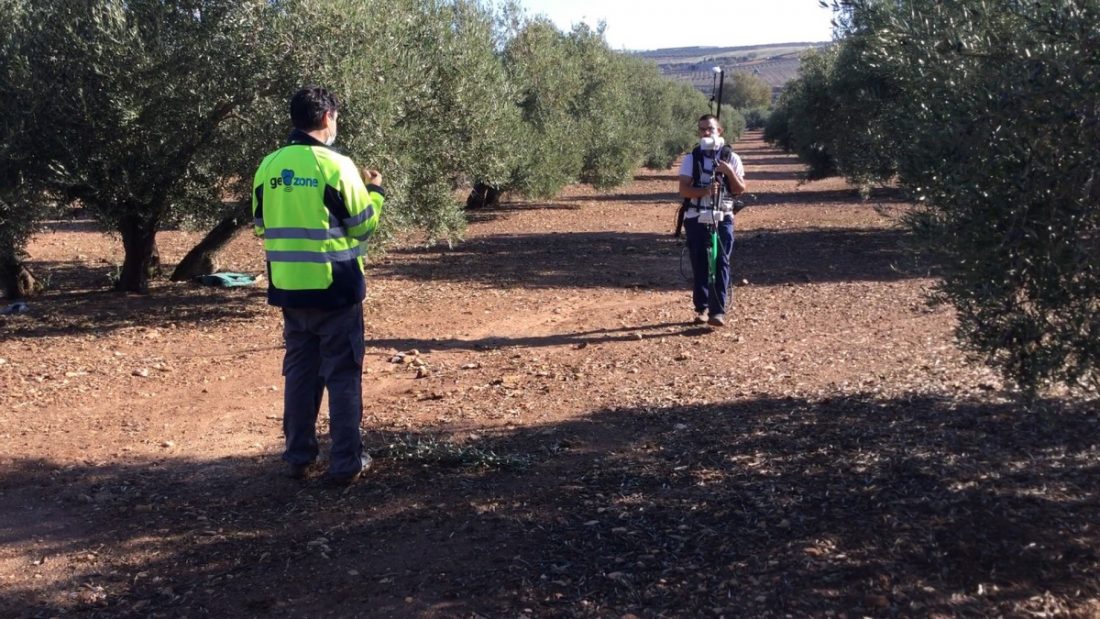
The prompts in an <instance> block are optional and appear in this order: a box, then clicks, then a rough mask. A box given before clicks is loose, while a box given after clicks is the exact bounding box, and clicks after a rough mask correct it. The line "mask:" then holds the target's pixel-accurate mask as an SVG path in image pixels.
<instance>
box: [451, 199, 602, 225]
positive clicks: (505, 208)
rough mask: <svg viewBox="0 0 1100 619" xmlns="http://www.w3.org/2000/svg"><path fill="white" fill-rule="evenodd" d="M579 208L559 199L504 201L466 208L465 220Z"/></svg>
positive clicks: (490, 218)
mask: <svg viewBox="0 0 1100 619" xmlns="http://www.w3.org/2000/svg"><path fill="white" fill-rule="evenodd" d="M580 208H581V207H580V206H578V205H576V204H568V203H565V202H562V201H560V200H555V201H546V202H524V201H515V202H512V201H505V202H501V203H500V204H498V205H496V206H490V207H483V208H478V209H472V210H471V209H467V210H466V220H467V221H469V222H471V223H476V222H489V221H495V220H497V219H506V218H507V217H508V215H510V214H512V213H522V212H524V211H575V210H579V209H580Z"/></svg>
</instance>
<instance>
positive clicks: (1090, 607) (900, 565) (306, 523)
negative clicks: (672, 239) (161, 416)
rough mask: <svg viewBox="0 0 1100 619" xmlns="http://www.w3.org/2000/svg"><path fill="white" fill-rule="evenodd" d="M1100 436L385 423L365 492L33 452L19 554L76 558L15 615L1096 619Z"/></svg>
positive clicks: (859, 421)
mask: <svg viewBox="0 0 1100 619" xmlns="http://www.w3.org/2000/svg"><path fill="white" fill-rule="evenodd" d="M1096 436H1097V419H1096V416H1095V412H1094V411H1093V410H1092V409H1090V408H1089V407H1088V406H1085V405H1078V406H1072V405H1068V404H1066V405H1060V404H1058V403H1056V402H1047V403H1045V410H1044V411H1043V412H1042V414H1038V415H1031V414H1027V413H1025V412H1024V411H1022V410H1021V409H1020V408H1019V407H1017V406H1016V405H1013V404H1009V403H988V402H985V403H982V402H969V401H955V400H950V399H941V398H935V397H927V396H920V395H916V394H914V395H911V396H905V397H900V398H897V399H878V398H875V397H873V396H870V395H867V396H851V397H833V398H825V399H820V400H803V399H795V398H782V399H774V398H759V399H750V400H742V401H732V402H726V403H723V404H719V405H710V406H670V407H667V408H651V407H642V408H619V409H613V410H601V411H596V412H593V413H592V414H591V415H589V416H586V417H584V418H581V419H577V420H574V421H567V422H563V423H559V424H553V425H547V426H537V427H530V428H523V429H519V430H513V431H504V432H500V433H492V434H491V433H483V435H482V436H478V437H469V438H468V439H467V440H465V441H462V440H461V439H454V440H452V439H450V438H448V437H446V436H445V435H441V434H426V435H406V436H381V435H376V434H371V435H369V437H368V445H369V446H370V448H371V451H372V452H373V454H374V455H375V457H376V466H375V468H374V469H373V470H372V472H371V474H370V476H369V477H368V478H367V479H365V480H364V481H362V482H360V483H359V484H358V485H355V486H352V487H351V488H349V489H346V490H339V489H331V488H327V487H325V486H324V485H322V484H321V483H320V481H319V480H316V479H311V480H307V481H305V482H295V481H291V480H287V479H281V478H277V477H275V476H274V475H273V471H274V470H276V464H277V463H276V458H275V455H274V454H269V455H267V456H264V457H257V458H245V457H242V458H229V459H224V460H213V461H201V460H193V459H187V458H167V457H166V458H161V459H157V460H155V461H132V462H126V463H95V462H78V463H58V462H52V461H45V460H41V459H34V458H17V459H14V460H12V461H11V462H10V463H9V464H8V465H7V466H6V467H5V468H4V470H3V473H0V493H3V496H4V501H3V502H2V503H0V523H2V524H0V547H6V548H11V547H12V544H15V543H20V542H22V543H25V542H26V541H27V540H34V542H33V543H32V544H31V547H32V548H33V550H28V552H29V553H31V554H30V555H29V556H26V557H25V559H26V565H27V569H28V570H29V571H31V572H37V571H41V570H46V569H47V567H46V566H49V565H50V564H51V561H52V562H59V561H60V560H68V561H69V563H70V564H71V565H72V566H73V567H72V569H71V571H70V572H68V573H66V574H62V575H58V574H56V573H55V574H54V575H53V577H52V578H51V579H46V580H41V581H35V580H33V579H30V578H24V579H21V581H22V582H24V583H26V582H30V583H48V584H35V585H20V586H8V587H7V590H6V592H5V595H4V596H3V600H2V601H0V614H4V615H6V616H39V615H41V616H47V615H52V614H56V613H60V612H70V613H74V614H77V615H81V616H105V615H111V616H118V615H127V616H129V615H153V614H167V615H176V614H182V613H186V614H188V615H204V614H210V615H216V616H241V615H258V614H272V613H273V614H278V615H280V616H307V615H308V616H321V615H325V614H337V615H356V614H360V613H362V614H369V615H374V616H398V617H405V616H408V617H413V616H416V617H425V616H427V617H440V616H446V617H451V616H477V615H480V616H517V615H518V614H520V613H522V614H524V615H526V616H537V617H560V616H609V617H619V616H622V615H623V614H624V613H633V614H635V615H637V616H666V615H675V616H717V615H725V616H753V617H785V616H818V615H819V614H821V613H822V612H823V611H833V612H834V613H835V614H838V615H839V614H847V615H849V616H868V615H870V616H934V615H937V616H959V615H964V616H1022V615H1024V614H1036V613H1040V612H1045V613H1047V614H1066V615H1076V616H1082V617H1083V616H1089V615H1090V614H1091V613H1093V612H1095V610H1096V608H1097V604H1100V582H1098V581H1097V579H1096V578H1095V574H1096V573H1097V570H1098V569H1100V557H1098V554H1097V548H1100V532H1098V531H1100V530H1098V529H1097V527H1096V526H1095V525H1096V522H1095V515H1096V512H1097V508H1098V507H1100V484H1098V483H1097V482H1100V468H1098V464H1097V462H1098V454H1097V451H1096V449H1097V448H1096V445H1095V437H1096ZM32 560H34V561H38V563H33V564H32Z"/></svg>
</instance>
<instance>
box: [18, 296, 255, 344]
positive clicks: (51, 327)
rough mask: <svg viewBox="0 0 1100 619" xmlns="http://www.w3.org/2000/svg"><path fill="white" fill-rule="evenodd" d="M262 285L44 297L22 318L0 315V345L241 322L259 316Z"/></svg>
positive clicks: (35, 300) (37, 299)
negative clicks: (124, 330) (10, 341)
mask: <svg viewBox="0 0 1100 619" xmlns="http://www.w3.org/2000/svg"><path fill="white" fill-rule="evenodd" d="M265 295H266V291H265V288H264V286H263V285H259V284H258V285H256V286H255V287H250V288H246V289H245V288H232V289H219V288H208V287H201V286H192V285H188V284H180V285H174V286H171V287H168V288H154V289H153V290H152V291H151V292H150V293H149V294H145V295H127V294H120V293H116V292H111V291H108V290H95V291H87V290H83V291H64V290H61V291H56V292H47V293H45V294H42V295H40V296H36V297H34V298H32V299H30V300H29V301H28V303H29V306H30V309H29V311H28V312H27V313H25V314H18V315H15V316H0V341H4V340H7V339H18V338H29V337H57V336H78V335H84V334H88V333H103V332H106V331H112V330H115V329H121V328H129V327H142V326H144V327H157V326H163V325H166V324H169V323H174V324H177V325H188V324H200V323H208V322H244V321H250V320H253V319H254V318H255V317H256V316H258V315H259V313H260V312H261V311H262V308H263V306H264V299H265V298H266V297H265Z"/></svg>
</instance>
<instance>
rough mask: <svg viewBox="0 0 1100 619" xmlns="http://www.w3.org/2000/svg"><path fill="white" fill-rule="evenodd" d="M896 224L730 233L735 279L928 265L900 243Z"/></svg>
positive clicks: (913, 269) (885, 277)
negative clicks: (870, 227) (878, 227)
mask: <svg viewBox="0 0 1100 619" xmlns="http://www.w3.org/2000/svg"><path fill="white" fill-rule="evenodd" d="M907 237H908V232H907V231H905V230H899V229H885V230H867V229H862V228H830V229H809V230H798V231H791V230H770V229H755V230H752V231H747V232H742V233H741V234H739V235H736V236H735V238H734V253H733V259H732V272H733V277H734V280H735V281H736V280H738V279H747V280H748V281H749V282H751V283H752V284H753V285H758V286H759V285H764V286H768V285H771V286H777V285H783V284H788V283H822V282H837V281H883V282H890V281H900V280H904V279H909V278H911V277H923V276H927V275H928V272H929V269H930V268H931V267H930V265H929V264H927V263H926V261H923V260H921V259H920V258H919V256H916V255H915V254H913V253H912V252H910V251H907V250H906V249H905V248H904V241H905V239H906V238H907Z"/></svg>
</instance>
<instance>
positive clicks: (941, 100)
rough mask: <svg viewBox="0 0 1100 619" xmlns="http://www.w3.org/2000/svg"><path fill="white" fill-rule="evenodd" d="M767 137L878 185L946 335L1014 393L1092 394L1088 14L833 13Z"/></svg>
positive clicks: (1093, 19)
mask: <svg viewBox="0 0 1100 619" xmlns="http://www.w3.org/2000/svg"><path fill="white" fill-rule="evenodd" d="M834 8H835V9H837V11H838V16H839V17H840V21H841V34H842V35H843V38H842V40H841V41H840V43H839V45H838V48H837V49H835V50H833V51H830V52H827V53H825V54H823V55H820V56H818V57H816V58H813V59H810V60H809V61H808V63H807V64H806V65H805V67H804V70H803V73H802V74H801V76H800V77H799V79H798V80H796V81H795V82H794V83H792V84H791V85H790V87H789V88H788V89H787V90H786V91H785V92H784V94H783V97H782V98H781V100H780V104H779V106H778V107H779V109H778V111H777V114H775V115H773V118H772V122H771V124H770V125H769V127H768V132H767V136H766V137H768V138H769V139H771V140H773V141H775V142H776V143H778V144H781V145H782V146H784V147H785V148H788V149H789V150H793V151H795V152H797V153H799V154H800V155H801V156H803V157H805V158H806V159H807V161H809V163H810V165H811V167H812V169H813V170H814V172H815V173H817V174H828V173H831V172H833V171H836V172H839V173H841V174H844V175H845V176H847V177H849V178H850V179H852V180H854V181H857V182H860V183H869V182H881V181H885V180H888V179H893V178H896V179H897V182H898V183H899V184H900V185H901V186H902V187H903V188H904V189H906V190H907V191H909V192H911V194H912V196H913V197H914V199H915V201H916V202H917V204H918V208H917V210H916V211H915V212H914V213H913V214H912V216H911V217H910V218H909V224H910V225H911V227H912V228H913V230H914V231H915V232H917V233H918V234H917V238H918V239H920V240H922V241H923V243H922V246H923V247H924V248H925V249H926V250H927V251H929V252H930V253H931V254H932V255H934V256H935V257H937V258H938V260H937V264H938V265H940V268H941V270H942V271H941V272H942V276H943V279H942V284H941V286H940V292H941V294H942V298H943V299H944V300H946V301H949V302H951V303H952V304H953V305H954V306H955V307H956V308H957V311H958V318H959V326H958V332H959V335H960V336H961V339H962V340H963V341H964V342H967V343H968V344H969V345H970V346H971V347H972V348H973V349H974V350H976V351H978V352H980V353H982V354H983V355H985V356H986V357H988V358H989V359H990V360H992V361H993V362H994V363H996V364H997V365H999V366H1000V367H1001V368H1002V369H1003V370H1004V372H1005V374H1006V375H1007V376H1008V377H1009V378H1011V379H1013V380H1014V381H1015V382H1016V383H1017V384H1019V385H1020V386H1021V387H1022V388H1024V389H1025V390H1026V391H1027V392H1029V393H1035V392H1037V391H1038V390H1040V389H1042V388H1044V387H1046V386H1050V385H1052V384H1054V383H1060V384H1064V385H1070V386H1083V387H1087V388H1091V389H1095V388H1096V387H1097V385H1098V383H1100V178H1098V177H1100V150H1098V148H1097V146H1098V145H1100V30H1098V29H1097V27H1096V24H1097V23H1100V0H1031V1H1028V2H1023V1H1015V0H1012V1H998V2H993V1H987V0H967V1H963V2H949V3H944V2H938V1H936V0H904V1H890V2H885V1H881V0H844V1H838V2H835V3H834Z"/></svg>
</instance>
